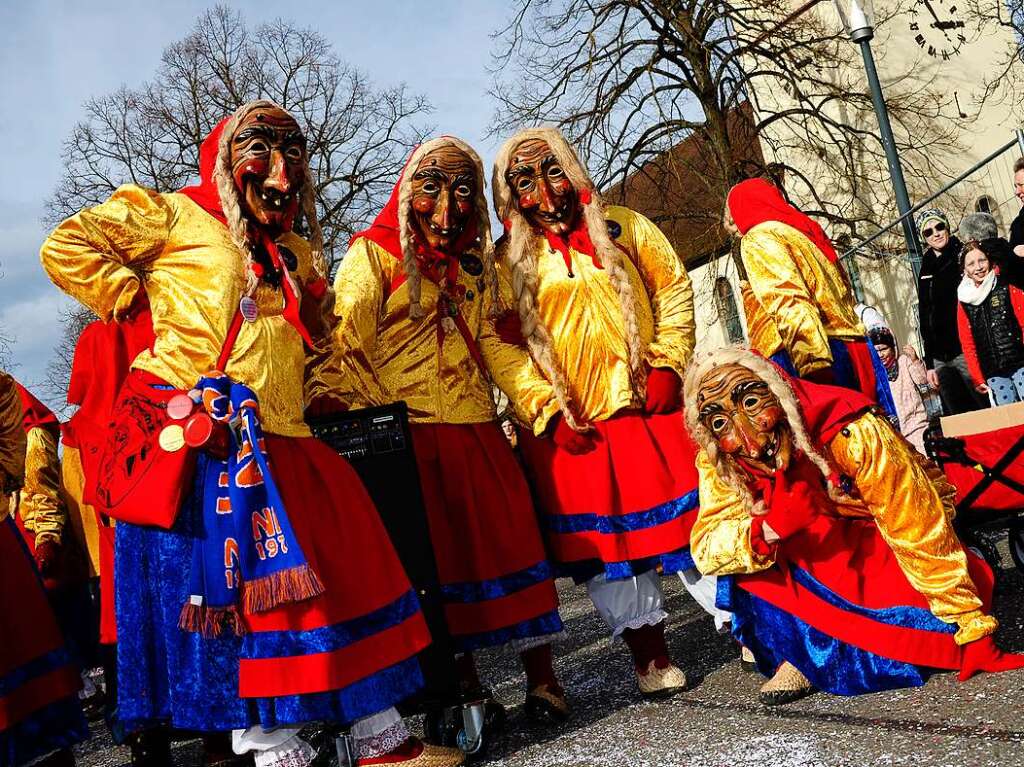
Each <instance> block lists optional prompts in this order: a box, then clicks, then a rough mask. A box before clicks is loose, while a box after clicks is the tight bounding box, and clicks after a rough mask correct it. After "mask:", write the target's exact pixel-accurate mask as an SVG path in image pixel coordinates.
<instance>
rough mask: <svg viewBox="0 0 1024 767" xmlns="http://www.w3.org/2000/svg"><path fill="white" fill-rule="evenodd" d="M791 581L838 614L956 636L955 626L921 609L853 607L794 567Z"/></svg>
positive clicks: (854, 605) (901, 606)
mask: <svg viewBox="0 0 1024 767" xmlns="http://www.w3.org/2000/svg"><path fill="white" fill-rule="evenodd" d="M790 573H791V574H792V576H793V580H795V581H796V582H797V583H799V584H800V585H801V586H803V587H804V588H806V589H807V590H808V591H810V592H811V593H813V594H814V595H815V596H816V597H819V598H820V599H823V600H824V601H826V602H828V603H829V604H830V605H832V606H833V607H838V608H839V609H840V610H845V611H846V612H849V613H853V614H855V615H861V616H863V617H865V618H870V619H871V620H875V621H878V622H879V623H885V624H888V625H889V626H900V627H901V628H908V629H919V630H921V631H934V632H936V633H939V634H955V633H956V632H957V626H956V624H954V623H946V622H945V621H941V620H939V619H938V618H936V617H935V616H934V615H932V613H931V611H930V610H926V609H924V608H923V607H911V606H909V605H897V606H895V607H884V608H880V609H874V608H871V607H864V606H862V605H858V604H854V603H853V602H850V601H848V600H846V599H844V598H843V597H841V596H839V595H838V594H836V593H835V592H834V591H832V590H830V589H829V588H828V587H827V586H826V585H825V584H824V583H822V582H821V581H819V580H818V579H817V578H815V577H814V576H813V575H811V574H810V573H809V572H807V571H806V570H804V569H802V568H799V567H793V568H791V569H790Z"/></svg>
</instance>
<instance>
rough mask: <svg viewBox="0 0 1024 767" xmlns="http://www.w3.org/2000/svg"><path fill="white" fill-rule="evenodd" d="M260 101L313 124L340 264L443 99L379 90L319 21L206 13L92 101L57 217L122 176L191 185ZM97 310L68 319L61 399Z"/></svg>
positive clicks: (317, 168) (172, 186) (57, 388)
mask: <svg viewBox="0 0 1024 767" xmlns="http://www.w3.org/2000/svg"><path fill="white" fill-rule="evenodd" d="M256 98H270V99H272V100H274V101H276V102H277V103H279V104H281V105H282V106H283V107H285V108H286V109H288V110H289V111H290V112H292V114H294V115H295V116H296V118H297V119H298V121H299V123H300V124H301V125H302V127H303V128H304V130H305V133H306V138H307V142H308V149H309V155H310V167H311V170H312V173H313V178H314V182H315V184H316V195H317V207H318V210H319V214H320V225H321V227H322V228H323V232H324V241H325V242H324V244H325V254H326V255H327V258H328V263H329V264H330V265H331V269H332V271H333V269H334V267H335V266H336V265H337V262H338V261H339V260H340V258H341V255H342V254H343V252H344V249H345V247H346V245H347V243H348V238H349V237H350V236H351V235H352V234H353V233H354V232H356V231H358V230H359V229H362V228H363V227H365V226H366V225H367V224H368V223H369V222H370V221H371V220H372V218H373V216H374V214H375V213H376V212H377V211H378V210H379V208H380V207H381V205H382V204H383V202H384V200H386V199H387V196H388V194H389V193H390V191H391V187H392V185H393V184H394V181H395V178H396V177H397V175H398V173H399V171H400V170H401V167H402V163H403V162H404V160H405V157H406V156H407V155H408V153H409V151H410V150H411V148H412V147H413V146H414V145H415V144H416V143H418V142H420V141H421V140H422V139H423V137H424V136H425V135H426V134H427V133H428V132H429V129H430V128H429V126H427V125H425V124H423V123H422V122H421V121H422V120H424V119H425V118H426V116H427V115H428V114H429V113H430V112H431V106H430V104H429V102H428V101H427V99H426V98H425V97H423V96H420V95H415V94H410V93H409V92H408V91H407V90H406V88H405V86H403V85H399V86H395V87H389V88H378V87H375V86H374V84H373V83H372V82H370V80H369V79H368V78H367V77H366V75H365V74H364V73H362V72H360V71H359V70H358V69H355V68H353V67H351V66H349V65H348V64H345V63H344V62H342V61H340V60H339V59H338V58H337V56H336V55H335V54H334V52H333V50H332V48H331V45H330V43H328V42H327V41H326V40H325V39H324V37H323V36H322V35H321V34H320V33H318V32H316V31H315V30H312V29H303V28H300V27H297V26H295V25H294V24H292V23H290V22H288V21H282V20H280V19H279V20H276V21H274V22H272V23H268V24H261V25H259V26H256V27H250V26H248V25H247V24H246V23H245V20H244V19H243V17H242V16H241V14H239V13H237V12H235V11H232V10H230V9H228V8H227V7H225V6H217V7H215V8H213V9H211V10H210V11H207V12H206V13H204V14H203V15H202V16H200V17H199V19H197V21H196V23H195V26H194V27H193V30H192V32H191V33H190V34H189V35H188V36H187V37H185V38H184V39H183V40H180V41H178V42H176V43H174V44H172V45H170V46H169V47H168V48H167V49H166V50H165V51H164V53H163V57H162V60H161V64H160V66H159V68H158V69H157V72H156V75H155V76H154V78H153V79H152V80H151V81H149V82H148V83H145V84H144V85H142V86H140V87H138V88H127V87H122V88H120V89H118V90H116V91H114V92H113V93H110V94H107V95H105V96H98V97H95V98H91V99H89V100H88V101H87V102H86V103H85V106H84V110H85V116H84V118H83V119H82V121H81V122H80V123H78V124H77V125H76V126H75V128H74V130H73V131H72V134H71V136H70V137H69V138H68V139H67V141H66V142H65V144H64V150H63V163H64V173H63V175H62V177H61V179H60V181H59V183H58V185H57V188H56V189H55V191H54V193H53V196H52V197H51V198H50V200H48V202H47V223H49V224H56V223H58V222H59V221H61V220H63V219H65V218H67V217H68V216H71V215H73V214H74V213H76V212H77V211H79V210H80V209H82V208H83V207H86V206H88V205H95V204H97V203H99V202H101V201H103V200H104V199H106V198H107V197H108V196H109V195H110V194H111V193H112V192H113V191H114V190H115V189H117V187H118V186H120V185H121V184H125V183H134V184H139V185H141V186H145V187H149V188H151V189H155V190H156V191H159V192H172V191H175V190H177V189H180V188H181V187H183V186H186V185H187V184H189V183H190V182H191V181H193V180H195V179H196V177H197V176H198V165H199V146H200V144H201V143H202V141H203V139H204V138H205V137H206V136H207V135H208V134H209V132H210V131H211V130H212V129H213V127H214V126H215V125H216V124H217V123H218V122H219V121H220V120H221V119H222V118H223V117H224V116H226V115H228V114H231V113H232V112H233V111H234V110H235V109H236V108H238V107H239V106H240V105H242V104H244V103H245V102H247V101H251V100H253V99H256ZM300 226H301V224H300ZM90 318H91V315H90V314H89V312H88V311H86V310H84V309H81V308H76V309H73V310H70V311H69V312H67V313H66V314H65V316H64V317H62V321H63V322H64V325H65V335H64V338H63V340H62V341H61V342H60V344H59V345H58V347H57V348H56V349H55V350H54V354H55V356H54V359H53V360H52V361H51V363H50V364H49V366H48V369H47V381H46V382H45V384H44V385H45V387H46V389H47V390H48V393H49V396H50V398H51V400H52V401H54V402H61V401H63V399H64V394H65V392H66V391H67V383H68V380H69V378H70V373H71V360H72V356H73V353H74V348H75V344H76V343H77V340H78V334H79V333H80V332H81V329H82V328H83V327H84V326H85V324H87V323H88V321H89V319H90ZM0 350H2V347H0Z"/></svg>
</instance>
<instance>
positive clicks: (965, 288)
mask: <svg viewBox="0 0 1024 767" xmlns="http://www.w3.org/2000/svg"><path fill="white" fill-rule="evenodd" d="M996 276H997V275H996V270H995V269H993V270H992V271H991V272H989V273H988V274H986V275H985V279H983V280H982V281H981V284H980V285H975V284H974V280H972V279H971V278H970V277H968V276H967V275H966V274H965V275H964V278H963V279H962V280H960V287H958V288H957V289H956V297H957V298H959V299H960V301H961V302H962V303H965V304H971V305H972V306H978V304H982V303H984V302H985V299H986V298H988V294H989V293H991V292H992V288H993V287H994V286H995V284H996Z"/></svg>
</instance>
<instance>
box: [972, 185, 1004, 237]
mask: <svg viewBox="0 0 1024 767" xmlns="http://www.w3.org/2000/svg"><path fill="white" fill-rule="evenodd" d="M974 210H975V212H976V213H988V214H989V215H990V216H992V218H994V219H995V220H996V226H998V227H999V228H1000V229H1001V228H1002V221H1000V220H999V206H998V205H997V204H996V202H995V200H993V199H992V198H991V197H989V196H988V195H987V194H983V195H982V196H981V197H979V198H978V199H977V200H975V201H974Z"/></svg>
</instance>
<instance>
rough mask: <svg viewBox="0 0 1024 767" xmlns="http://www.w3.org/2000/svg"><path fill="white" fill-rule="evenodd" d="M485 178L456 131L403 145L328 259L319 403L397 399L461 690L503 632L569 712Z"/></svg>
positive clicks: (532, 678)
mask: <svg viewBox="0 0 1024 767" xmlns="http://www.w3.org/2000/svg"><path fill="white" fill-rule="evenodd" d="M485 183H486V182H485V176H484V170H483V165H482V164H481V162H480V158H479V156H478V155H477V154H476V152H475V151H473V149H472V148H471V147H469V146H468V145H467V144H466V143H464V142H463V141H460V140H459V139H457V138H452V137H448V136H445V137H441V138H436V139H433V140H431V141H427V142H425V143H424V144H421V145H420V146H419V147H418V148H417V149H416V150H415V151H414V152H413V153H412V156H411V157H410V158H409V161H408V162H407V163H406V166H405V170H404V171H403V173H402V176H401V178H400V179H399V182H398V183H397V184H396V185H395V188H394V191H393V192H392V194H391V199H390V200H389V201H388V204H387V205H386V206H385V208H384V210H383V211H381V213H380V215H378V216H377V219H376V221H375V222H374V224H373V225H372V226H371V227H370V228H369V229H367V230H366V231H364V232H360V233H359V234H357V235H356V236H355V237H354V238H353V240H352V244H351V246H350V247H349V250H348V253H347V254H346V256H345V258H344V260H343V261H342V263H341V267H340V268H339V270H338V274H337V276H336V278H335V293H336V296H337V299H336V304H335V307H336V309H335V311H336V317H337V324H336V326H335V330H334V348H333V350H332V351H333V355H334V356H333V357H332V358H331V359H330V360H329V361H328V362H327V363H326V364H325V365H324V366H323V368H322V369H321V372H320V374H319V375H318V376H317V378H318V381H317V384H315V386H316V387H319V388H321V389H322V391H323V397H322V398H318V399H317V400H316V403H317V405H320V403H321V402H324V401H325V400H326V406H327V407H330V403H331V402H332V401H333V402H335V403H338V404H340V405H343V406H346V407H368V406H374V405H384V404H389V403H393V402H399V401H404V402H405V403H406V404H407V406H408V408H409V418H410V421H411V424H412V439H413V447H414V449H415V454H416V462H417V466H418V470H419V475H420V482H421V484H422V488H423V498H424V502H425V505H426V512H427V519H428V522H429V527H430V536H431V542H432V544H433V548H434V554H435V559H436V561H437V566H438V573H439V577H440V583H441V590H442V599H443V601H444V605H443V606H444V611H445V617H446V619H447V622H448V627H449V629H450V631H451V634H452V637H453V638H454V641H455V645H456V649H457V650H458V651H459V652H460V655H459V658H458V664H459V669H460V676H461V682H462V687H463V690H464V692H467V693H470V694H472V693H473V692H475V691H479V690H480V689H481V683H480V680H479V678H478V677H477V673H476V670H475V666H474V661H473V651H475V650H478V649H482V648H485V647H493V646H498V645H503V644H508V643H511V644H512V646H513V647H514V648H517V649H519V651H520V657H521V658H522V661H523V665H524V667H525V669H526V673H527V686H528V691H527V702H526V708H527V712H528V713H530V714H531V715H534V716H537V717H541V718H554V719H564V718H565V716H567V715H568V707H567V705H566V703H565V694H564V692H563V691H562V689H561V687H560V685H559V683H558V680H557V679H556V677H555V674H554V670H553V667H552V658H551V645H550V636H551V635H552V634H553V633H556V632H558V631H561V629H562V622H561V619H560V618H559V616H558V596H557V594H556V591H555V585H554V574H553V572H552V569H551V566H550V564H549V563H548V561H547V557H546V555H545V552H544V543H543V540H542V538H541V534H540V530H539V528H538V526H537V517H536V515H535V513H534V509H533V503H532V502H531V500H530V492H529V488H528V487H527V484H526V479H525V477H524V476H523V472H522V469H521V468H520V465H519V463H518V462H517V460H516V458H515V455H514V454H513V452H512V448H511V447H510V445H509V443H508V440H507V439H506V438H505V435H504V434H503V433H502V430H501V427H500V426H499V424H498V422H497V414H496V412H495V405H494V396H493V393H492V392H493V386H492V384H491V378H492V376H493V374H494V373H493V371H496V370H501V369H504V368H508V367H515V366H518V365H521V364H522V363H523V361H524V360H525V354H526V353H525V351H524V350H523V349H521V348H519V347H513V346H508V345H506V344H504V343H502V342H501V341H500V340H499V339H498V338H497V336H496V335H495V331H494V327H493V319H494V314H495V307H496V302H497V298H498V297H497V284H498V283H497V275H496V272H495V267H494V246H493V244H492V242H491V235H490V221H489V215H488V210H487V200H486V197H485V196H484V187H485Z"/></svg>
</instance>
